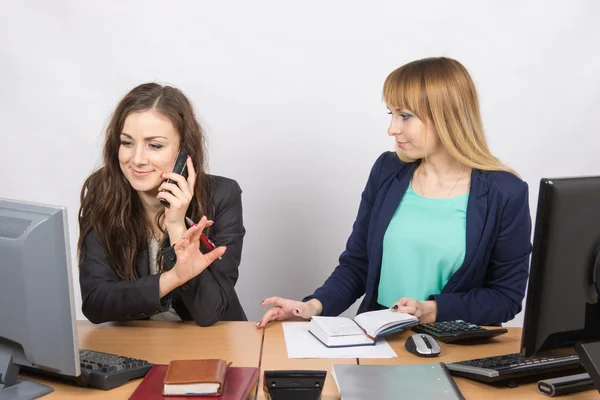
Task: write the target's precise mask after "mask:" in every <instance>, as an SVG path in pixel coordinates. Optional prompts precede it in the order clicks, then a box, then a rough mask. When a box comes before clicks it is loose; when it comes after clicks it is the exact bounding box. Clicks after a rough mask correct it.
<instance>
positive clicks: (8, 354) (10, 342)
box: [0, 199, 80, 400]
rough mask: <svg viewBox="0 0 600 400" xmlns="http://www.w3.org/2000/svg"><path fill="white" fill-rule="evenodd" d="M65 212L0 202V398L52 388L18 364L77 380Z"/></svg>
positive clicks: (27, 396)
mask: <svg viewBox="0 0 600 400" xmlns="http://www.w3.org/2000/svg"><path fill="white" fill-rule="evenodd" d="M67 227H68V225H67V211H66V209H65V208H64V207H56V206H49V205H42V204H35V203H28V202H23V201H16V200H8V199H0V400H4V399H21V398H23V399H30V398H36V397H39V396H42V395H44V394H47V393H50V392H52V390H53V389H52V388H50V387H48V386H45V385H41V384H39V383H36V382H32V381H29V380H25V379H21V378H17V374H18V372H19V368H20V366H26V367H29V368H35V369H41V370H45V371H50V372H53V373H57V374H61V375H67V376H79V375H80V368H79V367H80V366H79V349H78V343H77V332H76V325H75V302H74V299H73V279H72V276H71V262H70V260H71V254H70V251H69V235H68V229H67Z"/></svg>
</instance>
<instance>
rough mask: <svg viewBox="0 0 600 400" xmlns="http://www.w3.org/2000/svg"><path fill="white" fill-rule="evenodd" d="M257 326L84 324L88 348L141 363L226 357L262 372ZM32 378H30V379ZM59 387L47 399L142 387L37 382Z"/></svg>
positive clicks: (114, 394) (125, 392)
mask: <svg viewBox="0 0 600 400" xmlns="http://www.w3.org/2000/svg"><path fill="white" fill-rule="evenodd" d="M254 324H255V323H253V322H219V323H217V324H215V325H213V326H211V327H207V328H202V327H199V326H197V325H195V324H194V323H192V322H184V323H173V322H167V321H136V322H129V323H124V324H112V323H107V324H102V325H93V324H91V323H89V322H87V321H78V323H77V329H78V336H79V346H80V348H82V349H89V350H96V351H103V352H107V353H115V354H119V355H123V356H129V357H135V358H141V359H145V360H148V361H150V362H151V363H154V364H168V363H169V361H171V360H174V359H193V358H222V359H224V360H227V361H233V364H234V365H236V366H238V367H258V365H259V363H260V346H261V342H262V335H263V332H262V330H258V329H256V327H255V325H254ZM26 378H30V377H26ZM33 379H34V380H36V381H39V382H41V383H44V384H46V385H48V386H51V387H53V388H54V392H53V393H51V394H49V395H48V396H45V397H43V399H48V400H50V399H61V400H62V399H127V398H129V396H130V395H131V393H133V391H134V390H135V388H136V387H137V386H138V384H139V383H140V382H141V380H139V379H136V380H133V381H130V382H129V383H126V384H125V385H123V386H121V387H118V388H115V389H113V390H110V391H103V390H90V389H89V388H80V387H76V386H73V385H69V384H61V383H58V381H50V380H45V379H39V378H37V377H35V378H33Z"/></svg>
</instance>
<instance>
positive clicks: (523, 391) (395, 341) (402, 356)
mask: <svg viewBox="0 0 600 400" xmlns="http://www.w3.org/2000/svg"><path fill="white" fill-rule="evenodd" d="M507 329H508V333H506V334H504V335H501V336H498V337H496V338H493V339H491V340H490V341H489V342H485V343H481V344H474V345H459V344H445V343H441V342H439V343H440V347H441V349H442V352H441V354H440V356H439V357H435V358H424V357H418V356H416V355H414V354H412V353H409V352H408V351H407V350H406V348H405V347H404V343H405V342H406V338H407V337H408V336H410V335H411V334H412V333H414V332H412V331H410V330H409V331H404V332H401V333H399V334H397V335H392V336H391V337H390V338H388V343H389V344H390V346H392V348H393V349H394V351H395V352H396V354H397V355H398V357H397V358H388V359H363V358H361V359H359V364H361V365H362V364H365V365H366V364H428V363H431V362H440V361H441V362H445V363H451V362H455V361H463V360H470V359H475V358H482V357H491V356H499V355H502V354H509V353H517V352H519V350H520V347H521V328H507ZM565 375H568V373H565ZM455 381H456V384H457V385H458V387H459V388H460V390H461V392H462V394H463V395H464V396H465V398H466V399H486V400H488V399H489V400H495V399H498V400H500V399H502V400H504V399H511V398H512V399H519V400H521V399H540V400H541V399H548V398H549V397H548V396H544V395H542V394H540V393H538V391H537V382H535V383H530V384H526V385H521V386H519V387H517V388H514V389H513V388H509V387H496V386H491V385H488V384H485V383H479V382H476V381H473V380H470V379H465V378H460V377H457V378H455ZM559 398H569V399H600V393H598V392H597V391H591V390H590V391H585V392H579V393H576V394H573V395H569V396H562V397H559Z"/></svg>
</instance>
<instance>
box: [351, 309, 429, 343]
mask: <svg viewBox="0 0 600 400" xmlns="http://www.w3.org/2000/svg"><path fill="white" fill-rule="evenodd" d="M354 320H355V321H356V323H357V324H359V325H360V326H361V327H362V328H363V329H364V330H365V332H367V334H368V335H369V336H371V337H375V336H377V334H378V333H379V332H380V331H381V330H383V329H385V328H387V327H389V326H391V325H395V324H397V323H402V322H404V323H409V322H416V321H418V319H417V318H416V317H415V316H414V315H410V314H405V313H400V312H394V311H392V310H390V309H389V308H386V309H384V310H378V311H369V312H366V313H362V314H359V315H357V316H356V317H354Z"/></svg>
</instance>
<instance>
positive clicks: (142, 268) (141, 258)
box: [135, 247, 150, 278]
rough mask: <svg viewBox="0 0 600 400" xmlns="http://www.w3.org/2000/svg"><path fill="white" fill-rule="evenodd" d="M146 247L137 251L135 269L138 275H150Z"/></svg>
mask: <svg viewBox="0 0 600 400" xmlns="http://www.w3.org/2000/svg"><path fill="white" fill-rule="evenodd" d="M148 250H149V249H148V247H145V248H143V249H142V250H140V251H138V253H137V257H136V258H137V261H136V266H135V267H136V269H137V273H138V276H139V277H140V278H141V277H142V276H147V275H150V258H149V256H148Z"/></svg>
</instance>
